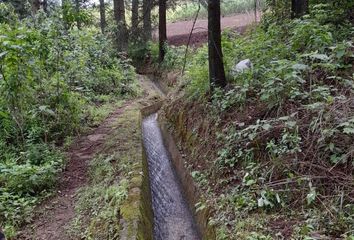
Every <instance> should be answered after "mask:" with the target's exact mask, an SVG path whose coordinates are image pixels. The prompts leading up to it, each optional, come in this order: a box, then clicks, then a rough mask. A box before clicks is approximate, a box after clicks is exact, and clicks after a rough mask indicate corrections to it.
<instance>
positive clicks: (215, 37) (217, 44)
mask: <svg viewBox="0 0 354 240" xmlns="http://www.w3.org/2000/svg"><path fill="white" fill-rule="evenodd" d="M208 52H209V81H210V89H211V91H213V90H214V88H216V87H225V86H226V78H225V71H224V63H223V56H222V49H221V27H220V0H209V1H208Z"/></svg>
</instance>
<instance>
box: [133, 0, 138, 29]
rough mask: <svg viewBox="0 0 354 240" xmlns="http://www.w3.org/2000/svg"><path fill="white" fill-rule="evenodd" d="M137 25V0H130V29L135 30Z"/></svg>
mask: <svg viewBox="0 0 354 240" xmlns="http://www.w3.org/2000/svg"><path fill="white" fill-rule="evenodd" d="M138 25H139V0H132V29H133V31H136V29H137V28H138Z"/></svg>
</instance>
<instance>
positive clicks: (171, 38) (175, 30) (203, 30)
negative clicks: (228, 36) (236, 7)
mask: <svg viewBox="0 0 354 240" xmlns="http://www.w3.org/2000/svg"><path fill="white" fill-rule="evenodd" d="M257 16H258V18H257V21H259V19H260V16H261V14H260V13H258V14H257ZM254 21H255V16H254V13H250V14H247V13H245V14H237V15H234V16H227V17H222V18H221V28H222V29H226V28H231V29H235V30H236V31H238V32H241V33H242V32H243V31H244V30H245V29H246V27H247V26H248V25H250V24H252V23H253V22H254ZM192 27H193V21H181V22H175V23H169V24H167V38H168V42H169V43H170V44H172V45H176V46H180V45H185V44H187V42H188V37H189V34H190V31H191V30H192ZM207 28H208V20H207V19H198V20H197V22H196V24H195V27H194V31H193V35H192V39H191V44H192V45H200V44H202V43H204V42H206V41H207V39H208V33H207ZM156 37H157V34H156V33H155V38H156Z"/></svg>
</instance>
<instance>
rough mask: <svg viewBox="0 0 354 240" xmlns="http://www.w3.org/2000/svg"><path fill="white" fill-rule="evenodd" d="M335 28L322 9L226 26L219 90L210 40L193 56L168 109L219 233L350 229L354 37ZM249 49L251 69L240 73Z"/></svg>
mask: <svg viewBox="0 0 354 240" xmlns="http://www.w3.org/2000/svg"><path fill="white" fill-rule="evenodd" d="M337 29H338V26H337V27H336V26H332V25H330V24H323V23H321V19H320V18H318V19H309V20H306V21H294V22H289V23H286V24H284V25H283V26H277V25H272V26H270V27H269V28H268V31H264V30H262V29H258V30H257V31H255V32H252V33H251V34H249V35H246V36H244V37H241V38H240V37H238V36H235V35H233V34H232V33H226V34H225V35H224V40H223V48H224V56H225V63H226V71H227V73H228V78H229V79H228V80H229V82H230V86H229V87H228V88H227V89H226V90H225V91H220V92H216V93H215V94H214V95H213V96H210V94H208V93H207V91H208V86H207V85H208V81H207V79H208V78H207V75H206V73H207V64H206V57H205V56H206V54H207V51H206V48H202V49H200V50H198V51H196V53H194V54H193V57H191V59H189V61H188V62H189V63H188V64H189V65H188V66H187V70H188V72H187V81H185V80H186V79H184V80H183V79H182V82H181V83H180V87H179V88H178V90H177V91H176V93H175V94H172V95H171V102H170V104H169V105H168V106H166V107H165V117H166V118H167V120H168V121H170V123H171V127H172V129H174V131H175V134H176V135H178V136H179V138H180V145H181V147H182V149H183V150H184V152H185V153H187V156H188V157H187V158H186V159H188V161H187V163H186V164H187V166H188V167H189V169H190V171H191V174H192V175H193V176H194V178H195V179H196V181H197V182H198V183H199V185H200V187H201V188H202V189H203V190H204V192H205V199H207V203H208V204H210V205H212V206H214V207H215V210H216V211H215V216H214V218H213V219H211V221H212V223H213V224H216V225H217V226H218V239H290V238H291V239H327V238H330V239H331V238H336V237H337V238H348V239H351V238H350V236H351V234H352V233H353V230H354V221H353V219H354V204H353V202H354V201H353V165H352V164H353V156H352V150H351V145H352V144H351V142H353V133H352V128H353V125H352V121H353V116H354V114H353V106H352V104H351V103H352V102H353V89H354V87H353V86H354V84H353V67H352V63H353V48H352V45H351V44H352V41H353V39H352V37H350V36H352V35H351V34H350V33H349V31H350V30H349V29H350V27H346V28H343V29H342V30H341V31H340V33H339V34H338V32H337V31H338V30H337ZM345 29H347V30H349V31H347V30H345ZM334 32H336V35H334ZM245 58H250V59H251V61H252V62H253V64H254V67H253V69H252V70H250V71H246V72H244V73H242V74H238V75H236V76H233V75H232V74H231V73H230V70H231V68H232V66H233V64H234V62H237V61H240V60H242V59H245Z"/></svg>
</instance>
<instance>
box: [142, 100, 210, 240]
mask: <svg viewBox="0 0 354 240" xmlns="http://www.w3.org/2000/svg"><path fill="white" fill-rule="evenodd" d="M162 105H163V101H160V102H158V103H156V104H153V105H151V106H148V107H145V108H143V109H141V119H140V121H141V122H142V119H144V118H145V117H147V116H149V115H151V114H153V113H155V112H157V111H158V110H159V109H160V108H161V106H162ZM159 125H160V129H161V133H162V136H163V139H164V143H165V147H166V148H167V150H168V151H169V153H170V156H171V160H172V165H173V167H174V169H175V171H176V173H177V176H178V178H179V180H180V183H181V186H182V191H183V194H184V197H185V198H186V200H187V202H188V205H189V207H190V209H191V212H192V214H193V215H194V218H195V220H196V224H197V227H198V230H199V232H200V234H201V236H202V239H203V240H214V239H216V236H215V230H214V228H213V227H212V226H210V225H209V224H208V220H209V217H210V209H209V208H208V207H206V208H204V209H202V210H200V211H197V210H196V204H197V203H199V202H200V196H201V195H200V191H199V189H198V188H197V186H196V184H195V182H194V180H193V178H192V176H191V175H190V173H189V172H188V170H187V169H186V168H185V166H184V162H183V161H184V160H183V158H182V155H181V154H180V152H179V150H178V148H177V146H176V144H175V141H174V138H173V136H172V135H171V134H170V133H169V131H168V128H167V124H166V123H164V122H163V121H162V120H160V119H159ZM143 168H144V169H143V190H142V203H141V215H142V216H141V217H142V220H141V221H140V222H141V224H140V225H139V232H140V233H143V232H145V234H146V235H145V237H143V238H140V237H139V238H138V239H153V232H152V231H153V230H152V229H153V213H152V207H151V193H150V184H149V179H148V178H149V174H148V162H147V158H146V153H145V149H144V147H143Z"/></svg>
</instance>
